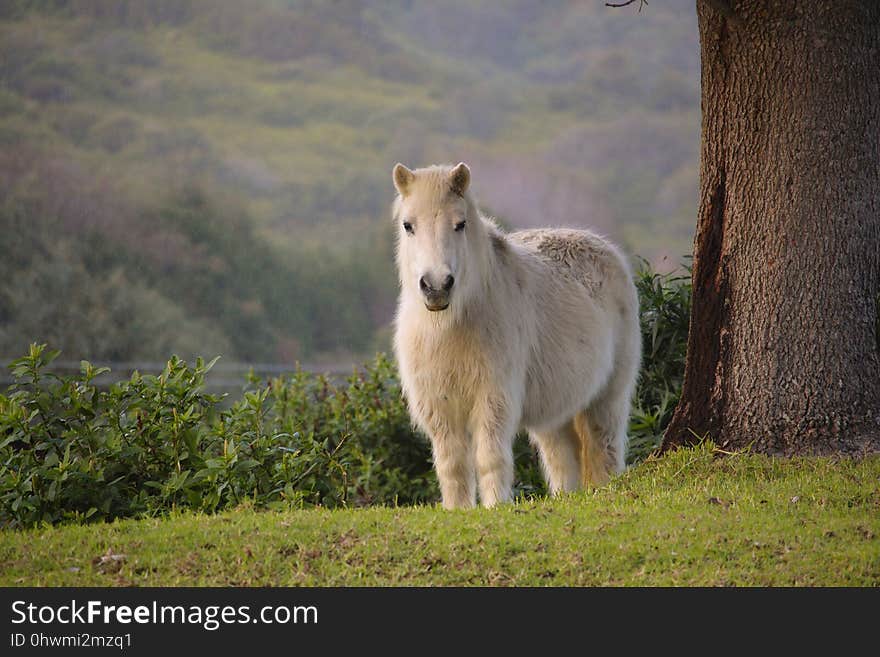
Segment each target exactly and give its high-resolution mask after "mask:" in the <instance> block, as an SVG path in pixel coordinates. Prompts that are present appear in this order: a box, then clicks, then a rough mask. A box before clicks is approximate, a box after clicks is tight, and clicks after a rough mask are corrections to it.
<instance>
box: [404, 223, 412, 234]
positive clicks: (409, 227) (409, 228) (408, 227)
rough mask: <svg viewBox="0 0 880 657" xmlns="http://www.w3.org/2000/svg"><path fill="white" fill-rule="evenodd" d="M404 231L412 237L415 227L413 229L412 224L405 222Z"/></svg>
mask: <svg viewBox="0 0 880 657" xmlns="http://www.w3.org/2000/svg"><path fill="white" fill-rule="evenodd" d="M403 229H404V230H405V231H406V232H407V233H409V234H410V235H412V232H413V227H412V224H411V223H409V222H408V221H404V222H403Z"/></svg>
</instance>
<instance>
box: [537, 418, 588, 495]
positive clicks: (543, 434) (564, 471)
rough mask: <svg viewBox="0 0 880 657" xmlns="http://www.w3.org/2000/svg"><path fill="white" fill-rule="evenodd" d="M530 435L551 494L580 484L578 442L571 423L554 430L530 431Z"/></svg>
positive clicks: (574, 488) (577, 486) (571, 488)
mask: <svg viewBox="0 0 880 657" xmlns="http://www.w3.org/2000/svg"><path fill="white" fill-rule="evenodd" d="M529 437H530V438H531V441H532V443H533V444H534V445H535V446H537V448H538V454H539V455H540V457H541V466H542V468H543V470H544V478H545V479H546V480H547V486H548V487H549V488H550V492H551V493H560V492H565V491H573V490H577V489H578V488H580V487H581V441H580V439H579V437H578V434H577V432H576V431H575V427H574V423H573V422H570V421H569V422H566V423H565V424H563V425H562V426H561V427H560V428H559V429H556V430H555V431H529Z"/></svg>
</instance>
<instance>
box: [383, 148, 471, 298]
mask: <svg viewBox="0 0 880 657" xmlns="http://www.w3.org/2000/svg"><path fill="white" fill-rule="evenodd" d="M393 178H394V186H395V187H396V188H397V192H398V197H397V199H396V200H395V202H394V218H395V221H396V222H397V227H396V230H397V231H398V248H397V266H398V272H399V275H400V284H401V287H402V290H403V294H405V295H409V296H410V298H411V299H412V300H416V299H418V300H420V301H421V302H422V303H424V305H425V308H427V309H428V310H430V311H433V312H439V311H443V310H446V309H447V308H448V307H450V306H452V307H453V308H461V307H463V306H464V304H465V303H466V300H467V299H468V297H470V296H471V295H472V294H474V293H475V292H476V291H477V289H478V285H479V281H480V280H481V267H480V262H481V255H482V253H483V246H484V245H485V243H486V229H485V227H484V226H483V224H482V220H481V219H480V215H479V213H478V211H477V208H476V205H475V204H474V202H473V200H472V199H471V197H470V195H469V194H468V186H469V185H470V180H471V172H470V169H468V167H467V165H466V164H465V163H464V162H461V163H459V164H458V165H456V166H454V167H452V166H431V167H427V168H424V169H416V170H415V171H410V170H409V169H407V168H406V167H405V166H403V165H402V164H397V165H395V167H394V171H393Z"/></svg>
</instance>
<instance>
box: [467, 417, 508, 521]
mask: <svg viewBox="0 0 880 657" xmlns="http://www.w3.org/2000/svg"><path fill="white" fill-rule="evenodd" d="M492 407H493V408H492V409H491V412H489V413H488V414H485V415H484V416H483V417H482V418H480V421H479V422H478V424H477V426H476V429H475V431H474V441H475V443H476V461H477V477H478V481H479V486H480V502H481V503H482V505H483V506H486V507H491V506H495V505H496V504H498V503H499V502H509V501H511V500H512V499H513V440H514V438H515V437H516V422H514V421H513V420H512V418H510V417H508V416H507V414H506V413H504V412H499V409H500V408H501V407H503V405H499V404H493V405H492Z"/></svg>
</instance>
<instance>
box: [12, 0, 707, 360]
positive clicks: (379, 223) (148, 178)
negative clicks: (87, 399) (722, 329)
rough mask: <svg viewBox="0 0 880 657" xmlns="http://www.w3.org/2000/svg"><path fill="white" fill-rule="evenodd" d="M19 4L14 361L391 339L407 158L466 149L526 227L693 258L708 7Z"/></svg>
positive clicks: (231, 353)
mask: <svg viewBox="0 0 880 657" xmlns="http://www.w3.org/2000/svg"><path fill="white" fill-rule="evenodd" d="M632 9H633V8H632V7H631V8H628V9H622V10H613V9H609V8H606V7H604V6H603V3H602V2H598V1H596V2H577V3H574V2H542V3H536V2H533V1H531V0H515V1H511V2H505V3H497V2H489V1H488V0H486V1H479V2H465V1H464V0H443V1H438V0H435V1H431V2H429V1H427V0H424V1H421V0H411V1H410V0H397V1H392V2H383V1H380V0H365V1H363V2H355V1H353V0H338V1H335V2H326V1H320V0H314V1H289V2H285V1H280V0H276V1H272V0H263V1H258V0H215V1H208V0H150V1H143V0H94V1H91V2H86V1H79V0H69V1H64V0H42V1H40V0H33V1H30V2H28V1H23V0H19V1H12V2H5V3H3V4H2V6H0V145H2V155H0V222H2V224H0V225H2V229H3V234H2V237H0V240H2V243H0V246H2V249H3V252H4V254H6V253H14V257H9V258H6V259H5V262H4V263H3V264H2V265H0V355H2V356H13V355H16V354H17V353H19V352H21V351H23V349H24V347H25V346H26V343H27V341H29V340H30V339H51V340H52V341H53V343H54V344H55V345H56V346H59V347H62V348H65V350H66V352H67V353H66V357H69V358H78V357H90V358H134V357H138V358H163V357H165V356H167V353H168V352H169V351H178V352H179V353H182V354H194V353H202V354H204V355H213V354H214V353H223V354H224V355H227V357H228V358H232V359H244V360H279V359H280V360H285V361H290V360H292V359H294V358H313V357H322V358H326V359H331V358H332V359H338V358H344V357H348V356H351V355H360V354H364V353H366V352H369V351H371V350H373V349H375V348H379V347H387V342H386V340H387V328H386V327H387V324H388V322H389V320H390V318H391V314H392V312H393V303H394V296H395V293H396V281H395V277H394V271H393V265H392V263H391V243H390V242H391V234H390V227H389V225H388V224H389V222H388V216H387V215H388V207H389V204H390V201H391V199H392V192H393V190H392V187H391V183H390V170H391V167H392V165H393V164H394V163H395V162H396V161H403V162H405V163H407V164H408V165H410V166H419V165H422V164H426V163H432V162H454V161H458V160H466V161H468V162H469V163H471V165H472V167H473V170H474V185H475V191H476V194H477V196H478V198H479V200H480V201H481V203H482V204H483V205H484V207H486V209H487V210H488V211H490V212H492V213H495V214H497V215H499V216H500V217H501V218H502V219H503V220H504V222H505V223H506V224H508V225H511V226H514V227H526V226H536V225H584V226H593V227H595V228H597V229H598V230H600V231H602V232H604V233H606V234H609V235H611V236H612V237H614V238H616V239H617V240H618V241H620V242H622V243H623V244H624V246H625V247H626V248H627V249H628V250H630V251H631V252H634V253H638V254H641V255H643V256H645V257H647V258H649V259H651V260H654V261H659V260H660V259H661V258H662V257H663V256H667V257H668V258H669V260H668V262H671V263H675V262H678V260H679V259H680V256H681V255H682V254H684V253H686V252H688V251H689V250H690V240H691V231H692V226H693V224H694V219H695V210H696V197H697V154H698V140H699V50H698V45H697V33H696V20H695V15H694V10H693V3H692V2H691V1H690V0H688V1H685V0H664V1H663V2H657V3H651V5H650V7H647V8H645V9H644V10H643V11H641V12H637V11H635V10H632Z"/></svg>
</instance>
